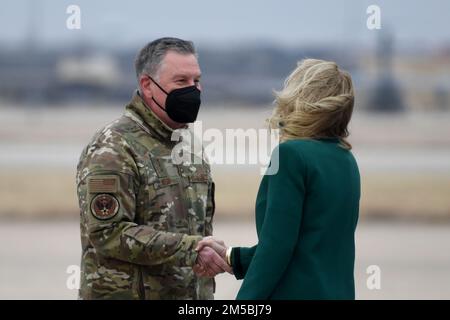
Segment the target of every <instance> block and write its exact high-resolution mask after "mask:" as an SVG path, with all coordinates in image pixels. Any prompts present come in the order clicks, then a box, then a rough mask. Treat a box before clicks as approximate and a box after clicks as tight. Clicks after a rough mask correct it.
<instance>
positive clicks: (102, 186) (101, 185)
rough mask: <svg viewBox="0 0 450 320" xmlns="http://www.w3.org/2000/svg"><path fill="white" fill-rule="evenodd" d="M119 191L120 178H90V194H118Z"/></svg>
mask: <svg viewBox="0 0 450 320" xmlns="http://www.w3.org/2000/svg"><path fill="white" fill-rule="evenodd" d="M118 190H119V177H118V176H96V177H90V178H88V192H89V193H116V192H117V191H118Z"/></svg>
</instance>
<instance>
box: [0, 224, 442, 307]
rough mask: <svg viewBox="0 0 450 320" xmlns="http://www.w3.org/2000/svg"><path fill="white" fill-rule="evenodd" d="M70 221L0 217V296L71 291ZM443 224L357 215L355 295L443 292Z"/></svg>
mask: <svg viewBox="0 0 450 320" xmlns="http://www.w3.org/2000/svg"><path fill="white" fill-rule="evenodd" d="M78 232H79V230H78V224H77V222H76V221H58V222H51V221H48V222H39V223H36V222H19V221H16V222H13V221H5V220H3V221H2V222H1V223H0V299H75V298H76V290H73V289H69V288H68V287H67V282H68V280H69V282H70V280H71V278H70V274H68V273H67V270H68V268H69V266H71V265H78V264H79V259H80V241H79V233H78ZM215 235H216V237H217V238H221V239H223V240H225V242H226V243H228V244H229V245H248V246H250V245H253V244H254V243H255V239H256V235H255V228H254V225H253V223H252V222H250V221H238V220H237V221H236V220H235V221H222V222H217V223H216V225H215ZM449 249H450V224H416V223H405V222H395V223H391V222H365V223H361V224H360V225H359V228H358V231H357V261H356V266H355V279H356V292H357V299H450V272H449V271H450V254H449V252H450V250H449ZM371 265H377V266H378V267H379V268H380V270H381V288H380V289H379V290H376V289H375V290H369V289H368V288H367V286H366V281H367V278H368V277H369V274H367V273H366V270H367V268H368V267H369V266H371ZM239 286H240V281H236V280H235V279H234V278H233V277H232V276H230V275H228V274H222V275H219V276H218V277H217V292H216V299H233V298H234V297H235V295H236V293H237V291H238V289H239Z"/></svg>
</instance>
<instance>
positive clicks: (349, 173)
mask: <svg viewBox="0 0 450 320" xmlns="http://www.w3.org/2000/svg"><path fill="white" fill-rule="evenodd" d="M353 104H354V92H353V85H352V81H351V77H350V75H349V74H348V73H347V72H345V71H342V70H340V69H339V68H338V66H337V65H336V64H335V63H334V62H328V61H322V60H313V59H307V60H303V61H302V62H301V63H299V64H298V66H297V68H296V69H295V70H294V72H293V73H292V74H291V75H290V76H289V77H288V78H287V80H286V82H285V86H284V88H283V89H282V90H281V91H280V92H277V93H276V108H275V110H274V113H273V116H272V118H271V119H270V123H271V126H272V128H279V129H280V137H281V143H280V144H279V145H278V147H277V148H276V149H275V150H274V151H273V153H272V158H271V167H274V168H277V167H278V171H277V172H276V173H275V174H266V175H265V176H264V177H263V179H262V181H261V185H260V187H259V191H258V195H257V199H256V208H255V209H256V210H255V211H256V230H257V235H258V244H257V245H255V246H254V247H250V248H246V247H234V248H226V247H222V246H221V245H220V244H221V242H214V241H213V240H214V239H205V240H203V241H202V242H200V245H199V248H201V247H202V246H205V245H209V246H211V247H213V248H214V249H216V251H218V252H219V253H220V254H221V255H222V257H224V259H226V260H227V261H228V262H229V263H230V265H231V266H232V269H233V273H234V275H235V276H236V278H237V279H244V281H243V283H242V286H241V288H240V290H239V293H238V295H237V299H245V300H254V299H261V300H266V299H289V300H291V299H354V298H355V285H354V273H353V271H354V261H355V241H354V234H355V228H356V224H357V221H358V213H359V199H360V176H359V171H358V166H357V164H356V161H355V159H354V157H353V155H352V153H351V152H350V149H351V145H350V144H349V143H348V141H347V140H346V138H347V137H348V135H349V133H348V129H347V126H348V123H349V121H350V118H351V115H352V111H353ZM214 243H215V244H214ZM222 244H223V243H222Z"/></svg>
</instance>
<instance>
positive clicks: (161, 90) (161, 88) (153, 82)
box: [147, 75, 169, 95]
mask: <svg viewBox="0 0 450 320" xmlns="http://www.w3.org/2000/svg"><path fill="white" fill-rule="evenodd" d="M147 76H148V77H149V78H150V80H152V81H153V83H154V84H156V86H157V87H158V88H159V89H160V90H161V91H162V92H164V93H165V94H166V95H169V94H168V93H167V91H166V90H164V89H163V88H162V87H161V86H160V85H159V84H158V82H156V81H155V80H154V79H153V78H152V77H151V76H150V75H147Z"/></svg>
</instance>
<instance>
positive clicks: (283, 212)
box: [237, 142, 305, 300]
mask: <svg viewBox="0 0 450 320" xmlns="http://www.w3.org/2000/svg"><path fill="white" fill-rule="evenodd" d="M278 154H279V169H278V172H277V173H276V174H274V175H270V176H267V179H268V189H267V206H266V212H265V216H264V221H263V223H262V227H261V230H260V232H259V235H258V245H257V247H256V250H255V252H254V256H253V259H251V262H250V265H249V266H248V270H247V272H246V274H245V278H244V281H243V283H242V286H241V289H240V290H239V293H238V295H237V299H242V300H266V299H269V298H270V296H271V294H272V292H273V291H274V289H275V288H276V286H277V283H278V282H279V281H280V279H281V277H282V276H283V273H284V272H285V270H286V268H287V266H288V264H289V261H290V260H291V258H292V254H293V252H294V249H295V246H296V245H297V241H298V235H299V231H300V223H301V219H302V208H303V201H304V197H305V184H304V176H305V168H304V162H303V161H302V158H301V154H300V152H299V150H298V149H295V148H293V147H292V145H291V144H290V143H289V142H285V143H282V144H280V145H279V146H278ZM272 161H276V159H275V160H274V157H273V156H272ZM241 260H242V259H241Z"/></svg>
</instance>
